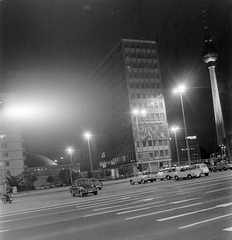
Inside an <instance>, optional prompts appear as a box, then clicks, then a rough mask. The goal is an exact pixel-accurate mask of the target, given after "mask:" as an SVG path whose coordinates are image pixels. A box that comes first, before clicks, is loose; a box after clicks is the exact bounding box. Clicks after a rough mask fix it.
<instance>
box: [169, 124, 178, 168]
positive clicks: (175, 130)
mask: <svg viewBox="0 0 232 240" xmlns="http://www.w3.org/2000/svg"><path fill="white" fill-rule="evenodd" d="M178 129H179V128H178V127H172V128H171V130H172V131H173V132H174V135H175V142H176V154H177V160H178V166H180V157H179V151H178V145H177V137H176V132H177V131H178Z"/></svg>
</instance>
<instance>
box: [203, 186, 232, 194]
mask: <svg viewBox="0 0 232 240" xmlns="http://www.w3.org/2000/svg"><path fill="white" fill-rule="evenodd" d="M231 188H232V187H227V188H221V189H217V190H212V191H208V192H206V193H212V192H219V191H223V190H226V189H231Z"/></svg>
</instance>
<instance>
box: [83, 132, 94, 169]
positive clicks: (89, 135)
mask: <svg viewBox="0 0 232 240" xmlns="http://www.w3.org/2000/svg"><path fill="white" fill-rule="evenodd" d="M91 136H92V135H91V134H90V133H89V132H87V133H85V138H86V139H87V141H88V149H89V161H90V168H91V173H92V172H93V165H92V157H91V151H90V144H89V139H90V138H91Z"/></svg>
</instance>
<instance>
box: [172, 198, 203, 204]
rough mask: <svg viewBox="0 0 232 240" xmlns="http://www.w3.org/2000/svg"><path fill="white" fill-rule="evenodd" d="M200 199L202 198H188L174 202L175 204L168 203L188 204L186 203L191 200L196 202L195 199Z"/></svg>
mask: <svg viewBox="0 0 232 240" xmlns="http://www.w3.org/2000/svg"><path fill="white" fill-rule="evenodd" d="M200 198H202V197H198V198H189V199H185V200H180V201H176V202H170V204H178V203H183V202H188V201H192V200H196V199H200Z"/></svg>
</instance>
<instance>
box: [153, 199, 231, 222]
mask: <svg viewBox="0 0 232 240" xmlns="http://www.w3.org/2000/svg"><path fill="white" fill-rule="evenodd" d="M230 205H232V203H225V204H221V205H216V206H214V207H210V208H204V209H200V210H197V211H193V212H188V213H183V214H179V215H176V216H171V217H166V218H160V219H157V220H156V221H158V222H163V221H168V220H171V219H174V218H179V217H184V216H188V215H192V214H195V213H199V212H205V211H209V210H212V209H215V208H219V207H227V206H230Z"/></svg>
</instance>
